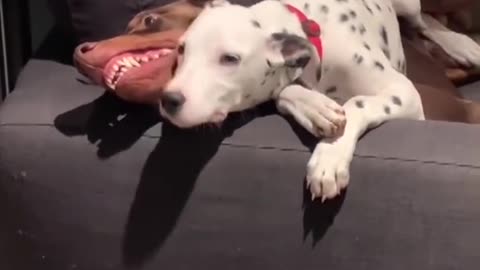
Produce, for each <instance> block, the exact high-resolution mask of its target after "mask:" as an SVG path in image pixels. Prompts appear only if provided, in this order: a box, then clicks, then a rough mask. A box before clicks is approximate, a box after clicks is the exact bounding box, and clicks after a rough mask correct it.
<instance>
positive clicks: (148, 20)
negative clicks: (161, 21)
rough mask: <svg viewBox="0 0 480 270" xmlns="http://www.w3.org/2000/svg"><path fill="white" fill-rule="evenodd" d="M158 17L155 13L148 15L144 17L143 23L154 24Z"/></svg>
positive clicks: (147, 25) (146, 24)
mask: <svg viewBox="0 0 480 270" xmlns="http://www.w3.org/2000/svg"><path fill="white" fill-rule="evenodd" d="M156 20H157V18H156V17H155V16H153V15H148V16H146V17H145V18H143V23H144V24H145V26H146V27H149V26H152V25H153V24H154V23H155V21H156Z"/></svg>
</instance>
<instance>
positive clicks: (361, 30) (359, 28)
mask: <svg viewBox="0 0 480 270" xmlns="http://www.w3.org/2000/svg"><path fill="white" fill-rule="evenodd" d="M358 31H359V32H360V34H362V35H363V34H365V32H367V29H366V28H365V25H363V24H360V26H359V27H358Z"/></svg>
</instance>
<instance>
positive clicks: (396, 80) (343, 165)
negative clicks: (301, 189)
mask: <svg viewBox="0 0 480 270" xmlns="http://www.w3.org/2000/svg"><path fill="white" fill-rule="evenodd" d="M390 73H391V74H387V73H386V74H385V78H388V80H386V81H384V83H385V84H384V85H385V86H386V87H384V88H383V89H379V91H378V92H377V94H376V95H370V96H362V95H359V96H354V97H352V98H351V99H349V100H348V101H347V102H346V103H345V104H344V109H345V113H346V116H347V123H346V126H345V130H344V133H343V135H342V136H340V137H336V138H326V139H323V140H322V141H320V142H319V143H318V144H317V146H316V148H315V150H314V151H313V154H312V156H311V158H310V160H309V162H308V165H307V184H308V185H309V188H310V191H311V193H312V199H315V198H316V197H321V198H322V201H324V200H326V199H331V198H334V197H335V196H337V195H338V194H339V193H340V191H341V190H342V189H344V188H345V187H346V186H347V185H348V183H349V169H350V163H351V160H352V158H353V153H354V150H355V147H356V143H357V140H358V139H359V137H360V136H361V135H362V134H363V133H364V132H365V131H367V129H369V128H373V127H376V126H378V125H380V124H382V123H384V122H385V121H388V120H392V119H398V118H403V119H405V118H407V119H417V120H423V119H424V115H423V109H422V105H421V100H420V96H419V94H418V92H417V91H416V89H415V87H414V85H413V84H412V82H411V81H410V80H408V79H407V78H406V77H405V76H404V75H403V74H400V73H398V72H397V71H394V70H393V68H392V70H391V72H390ZM379 85H381V84H379Z"/></svg>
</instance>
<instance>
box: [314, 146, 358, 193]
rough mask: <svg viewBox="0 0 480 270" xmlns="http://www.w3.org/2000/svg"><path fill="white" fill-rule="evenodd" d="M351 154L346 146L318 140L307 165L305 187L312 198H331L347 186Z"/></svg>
mask: <svg viewBox="0 0 480 270" xmlns="http://www.w3.org/2000/svg"><path fill="white" fill-rule="evenodd" d="M351 159H352V156H351V154H350V152H349V149H347V147H344V146H343V145H341V144H339V143H338V142H335V141H332V140H329V141H326V142H320V143H319V144H318V145H317V147H316V148H315V150H314V151H313V154H312V156H311V158H310V160H309V162H308V165H307V187H308V188H309V189H310V192H311V194H312V200H314V199H315V198H321V199H322V202H323V201H325V200H327V199H333V198H335V197H336V196H337V195H339V194H340V192H341V191H342V190H343V189H344V188H346V187H347V185H348V183H349V180H350V173H349V169H350V162H351Z"/></svg>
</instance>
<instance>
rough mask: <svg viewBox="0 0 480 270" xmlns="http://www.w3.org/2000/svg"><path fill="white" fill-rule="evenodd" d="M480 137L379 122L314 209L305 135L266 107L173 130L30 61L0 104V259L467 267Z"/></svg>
mask: <svg viewBox="0 0 480 270" xmlns="http://www.w3.org/2000/svg"><path fill="white" fill-rule="evenodd" d="M462 91H463V92H464V93H465V94H466V95H467V96H470V97H472V98H476V99H479V100H480V84H477V85H475V84H474V85H470V86H467V87H464V89H462ZM479 140H480V126H475V125H465V124H458V123H447V122H433V121H425V122H416V121H406V120H396V121H392V122H389V123H386V124H384V125H382V126H380V127H378V128H376V129H374V130H372V131H370V132H368V133H367V134H366V135H365V136H364V137H363V138H362V139H361V140H360V142H359V144H358V148H357V150H356V153H355V158H354V160H353V164H352V168H351V170H352V179H351V185H350V186H349V188H348V190H347V192H346V193H345V194H344V195H343V196H341V197H340V198H338V199H336V200H333V201H329V202H327V203H325V204H320V203H318V202H311V201H310V200H309V199H308V198H309V196H308V194H307V193H306V192H305V190H304V174H305V165H306V162H307V160H308V158H309V155H310V149H311V148H312V146H313V145H314V139H313V138H312V137H311V136H309V135H308V134H306V132H305V131H304V130H302V129H301V128H299V127H298V126H296V125H295V123H293V122H292V121H290V120H289V119H285V118H283V117H281V116H279V115H278V114H277V113H276V111H275V109H274V106H273V105H272V104H269V103H266V104H263V105H261V106H259V107H258V108H255V109H253V110H250V111H247V112H243V113H240V114H235V115H232V117H230V118H229V120H228V121H227V123H226V124H225V126H224V128H223V129H201V130H179V129H176V128H175V127H173V126H171V125H169V124H168V123H162V121H161V119H159V118H158V114H157V113H156V111H155V110H154V109H151V108H146V107H143V106H138V105H132V104H128V103H125V102H122V101H120V100H118V99H117V98H115V97H113V96H111V95H109V94H105V93H103V91H101V89H99V88H98V87H96V86H91V85H86V84H84V83H83V82H82V80H81V77H80V75H79V74H78V73H77V72H76V71H75V69H74V68H73V67H72V66H71V65H68V64H62V63H60V62H58V61H54V60H45V59H39V57H37V58H32V59H31V60H29V61H28V63H27V64H26V65H25V67H24V68H23V70H22V71H21V73H20V75H19V77H18V80H17V83H16V86H15V91H13V93H12V94H11V95H9V96H8V97H7V99H6V100H5V101H4V102H3V104H1V105H0V216H1V220H0V269H5V270H17V269H18V270H24V269H35V270H42V269H48V270H57V269H88V270H95V269H127V268H129V267H134V266H137V267H139V269H169V270H176V269H186V270H187V269H188V270H190V269H239V270H240V269H242V270H244V269H276V270H280V269H288V270H291V269H302V270H309V269H332V270H344V269H345V270H353V269H369V270H385V269H389V270H395V269H398V270H404V269H412V270H413V269H415V270H416V269H419V270H428V269H432V270H444V269H445V270H446V269H462V270H467V269H478V268H479V267H480V255H479V250H480V229H479V228H480V145H479Z"/></svg>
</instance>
